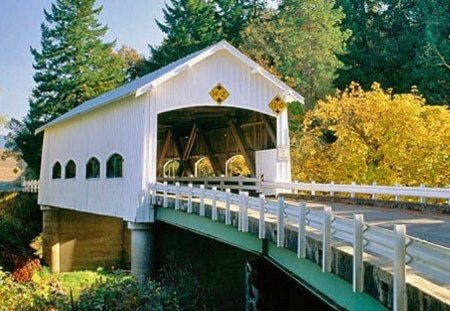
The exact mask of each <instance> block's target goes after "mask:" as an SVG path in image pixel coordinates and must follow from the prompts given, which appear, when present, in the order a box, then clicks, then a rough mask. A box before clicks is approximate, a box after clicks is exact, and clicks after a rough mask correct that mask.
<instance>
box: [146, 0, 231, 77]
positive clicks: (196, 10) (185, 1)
mask: <svg viewBox="0 0 450 311" xmlns="http://www.w3.org/2000/svg"><path fill="white" fill-rule="evenodd" d="M163 12H164V22H160V21H156V23H157V25H158V27H159V28H160V29H161V31H162V32H164V33H165V34H166V37H165V38H164V40H163V42H162V44H161V45H159V46H150V52H151V56H150V59H149V60H148V61H147V62H146V67H145V68H144V69H143V71H144V72H150V71H153V70H156V69H158V68H160V67H162V66H165V65H167V64H169V63H171V62H173V61H175V60H177V59H179V58H181V57H183V56H186V55H188V54H191V53H193V52H195V51H197V50H200V49H202V48H204V47H206V46H209V45H211V44H213V43H215V42H217V41H219V40H220V39H221V38H222V34H221V30H220V25H219V21H218V19H217V16H216V11H215V9H214V4H213V2H211V1H207V0H171V1H170V4H166V6H165V8H164V9H163Z"/></svg>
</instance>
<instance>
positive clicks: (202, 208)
mask: <svg viewBox="0 0 450 311" xmlns="http://www.w3.org/2000/svg"><path fill="white" fill-rule="evenodd" d="M199 215H200V216H202V217H203V216H205V185H200V210H199Z"/></svg>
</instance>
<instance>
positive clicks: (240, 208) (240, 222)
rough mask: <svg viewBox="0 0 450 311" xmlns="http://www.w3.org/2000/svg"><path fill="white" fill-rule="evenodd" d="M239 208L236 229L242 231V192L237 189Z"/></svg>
mask: <svg viewBox="0 0 450 311" xmlns="http://www.w3.org/2000/svg"><path fill="white" fill-rule="evenodd" d="M238 207H239V210H238V230H239V231H242V227H243V220H242V219H243V218H244V216H243V215H244V212H243V209H244V194H243V193H242V191H239V206H238Z"/></svg>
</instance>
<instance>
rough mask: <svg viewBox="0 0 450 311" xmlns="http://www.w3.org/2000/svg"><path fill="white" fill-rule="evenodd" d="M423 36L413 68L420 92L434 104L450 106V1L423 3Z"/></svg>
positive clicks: (436, 0) (419, 9) (419, 8)
mask: <svg viewBox="0 0 450 311" xmlns="http://www.w3.org/2000/svg"><path fill="white" fill-rule="evenodd" d="M418 11H419V12H420V14H417V15H418V16H420V17H422V18H423V19H424V22H423V23H422V25H421V26H422V29H423V30H424V32H423V35H422V36H420V37H419V38H420V42H419V48H418V53H417V55H416V58H415V59H414V62H413V65H412V66H411V67H412V75H413V79H414V82H415V84H416V85H417V87H418V89H419V91H420V92H421V93H422V94H423V95H424V96H425V97H426V98H427V102H428V103H431V104H446V105H447V106H450V0H420V1H419V5H418Z"/></svg>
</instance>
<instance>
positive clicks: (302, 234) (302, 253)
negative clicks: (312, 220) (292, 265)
mask: <svg viewBox="0 0 450 311" xmlns="http://www.w3.org/2000/svg"><path fill="white" fill-rule="evenodd" d="M297 256H298V258H305V257H306V202H304V201H302V202H300V205H299V217H298V241H297Z"/></svg>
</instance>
